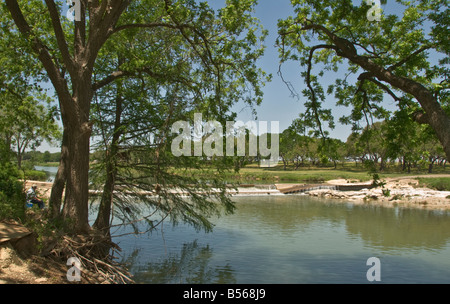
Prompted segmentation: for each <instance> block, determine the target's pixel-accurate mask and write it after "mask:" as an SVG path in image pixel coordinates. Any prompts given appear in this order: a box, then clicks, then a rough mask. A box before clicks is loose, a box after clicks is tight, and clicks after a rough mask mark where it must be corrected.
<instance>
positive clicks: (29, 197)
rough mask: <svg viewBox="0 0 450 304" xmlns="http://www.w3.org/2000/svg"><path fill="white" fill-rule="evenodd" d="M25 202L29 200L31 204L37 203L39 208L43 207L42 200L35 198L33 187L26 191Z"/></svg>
mask: <svg viewBox="0 0 450 304" xmlns="http://www.w3.org/2000/svg"><path fill="white" fill-rule="evenodd" d="M27 202H29V203H31V204H33V205H34V204H37V205H38V206H39V208H40V209H44V202H43V201H42V200H40V199H38V198H37V196H36V191H35V190H34V188H33V187H31V188H30V189H29V190H28V191H27Z"/></svg>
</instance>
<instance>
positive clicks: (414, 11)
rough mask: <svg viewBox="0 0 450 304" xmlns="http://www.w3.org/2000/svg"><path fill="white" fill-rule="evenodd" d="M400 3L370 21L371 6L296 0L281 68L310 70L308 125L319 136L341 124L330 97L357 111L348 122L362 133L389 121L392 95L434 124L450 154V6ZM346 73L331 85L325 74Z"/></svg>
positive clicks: (285, 24)
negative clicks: (366, 126)
mask: <svg viewBox="0 0 450 304" xmlns="http://www.w3.org/2000/svg"><path fill="white" fill-rule="evenodd" d="M382 3H386V1H382ZM396 3H397V5H396V7H397V8H396V11H383V12H382V14H381V18H380V21H369V20H368V18H367V12H368V10H369V9H370V8H371V7H370V6H369V5H367V4H366V3H365V1H361V2H360V3H356V4H355V3H354V2H353V1H351V0H344V1H337V2H336V1H319V2H318V1H309V0H293V1H292V5H293V7H294V10H295V15H294V16H292V17H289V18H287V19H284V20H280V21H279V23H278V30H279V37H278V41H277V45H278V47H279V54H280V58H281V63H282V64H283V63H285V62H288V61H294V62H298V63H299V64H300V65H301V66H302V67H304V72H302V77H303V79H304V82H305V87H304V88H302V91H301V93H302V95H303V97H304V98H305V102H304V104H305V107H306V111H305V113H304V115H303V120H304V122H305V123H306V124H308V125H313V126H315V130H316V135H320V136H323V137H326V136H327V135H328V134H327V131H326V129H325V127H324V123H328V125H329V127H331V128H333V127H334V124H335V121H334V116H333V114H332V112H331V110H330V109H327V108H326V106H325V102H326V96H327V95H331V94H334V96H335V97H336V99H337V100H338V101H337V104H338V105H342V106H347V107H351V109H352V111H351V114H350V115H348V116H345V117H341V118H340V120H341V122H343V123H347V124H352V125H353V129H354V130H355V131H356V130H361V129H362V128H364V126H363V124H364V123H366V124H370V123H371V122H372V119H378V120H383V119H386V118H388V117H389V111H387V109H386V107H385V106H386V103H387V102H386V99H387V98H391V99H393V100H394V101H395V103H396V104H397V106H398V110H399V111H404V112H405V113H407V114H408V116H409V117H412V118H414V120H415V121H416V122H419V123H426V124H429V125H430V126H431V127H432V129H433V130H434V132H435V133H436V135H437V137H438V139H439V141H440V142H441V143H442V145H443V147H444V150H445V152H446V154H447V157H449V155H450V132H448V130H450V118H449V114H450V104H449V98H448V94H449V79H448V77H449V51H450V48H449V40H448V36H449V18H448V15H449V8H448V2H447V1H437V0H435V1H432V0H430V1H400V0H399V1H396ZM338 70H339V71H341V74H340V75H342V76H341V77H339V78H338V79H336V80H335V82H334V83H331V84H330V85H329V86H328V87H324V83H326V81H324V77H325V76H328V77H330V75H336V74H334V72H337V71H338ZM287 84H288V86H289V88H290V89H291V90H292V92H294V93H295V94H297V93H296V91H295V89H297V88H295V87H293V86H292V85H291V84H290V83H287Z"/></svg>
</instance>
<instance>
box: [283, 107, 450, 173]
mask: <svg viewBox="0 0 450 304" xmlns="http://www.w3.org/2000/svg"><path fill="white" fill-rule="evenodd" d="M397 114H398V113H397ZM298 126H299V121H298V120H295V121H294V122H293V123H292V125H291V126H290V127H289V128H287V129H286V130H284V131H283V132H282V134H281V135H280V158H281V161H282V162H283V166H284V169H285V170H286V168H287V166H288V165H292V167H293V168H294V169H295V170H297V169H298V168H299V167H303V166H325V165H330V164H332V165H333V166H334V168H336V167H337V165H338V164H339V163H341V164H343V163H345V162H349V161H352V162H355V166H361V165H363V166H365V167H366V168H367V169H370V170H377V171H383V170H385V169H386V168H387V167H388V166H399V168H400V169H401V170H402V171H405V172H408V173H410V172H411V168H417V169H419V170H427V171H428V172H429V173H432V172H433V168H434V167H435V166H436V165H439V166H443V167H444V168H445V165H446V163H447V158H446V155H445V152H444V149H443V147H442V145H441V144H440V142H439V140H438V139H437V138H436V136H435V134H434V132H433V131H432V130H431V129H430V127H429V126H426V125H419V124H417V123H415V122H414V121H412V120H407V119H404V118H403V117H402V118H399V117H396V116H394V117H393V118H391V119H389V120H385V121H383V122H375V123H373V124H370V125H369V126H367V127H365V128H364V129H362V130H361V131H360V132H353V133H352V134H350V136H348V138H347V140H346V142H345V143H344V142H343V141H341V140H339V139H334V138H329V137H328V138H322V137H314V136H310V135H306V134H307V133H306V132H305V130H304V129H303V128H298Z"/></svg>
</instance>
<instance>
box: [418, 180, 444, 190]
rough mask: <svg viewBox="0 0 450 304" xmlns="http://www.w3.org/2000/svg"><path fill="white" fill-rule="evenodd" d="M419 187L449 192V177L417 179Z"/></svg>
mask: <svg viewBox="0 0 450 304" xmlns="http://www.w3.org/2000/svg"><path fill="white" fill-rule="evenodd" d="M419 185H420V186H425V187H428V188H431V189H436V190H439V191H450V178H449V177H434V178H419Z"/></svg>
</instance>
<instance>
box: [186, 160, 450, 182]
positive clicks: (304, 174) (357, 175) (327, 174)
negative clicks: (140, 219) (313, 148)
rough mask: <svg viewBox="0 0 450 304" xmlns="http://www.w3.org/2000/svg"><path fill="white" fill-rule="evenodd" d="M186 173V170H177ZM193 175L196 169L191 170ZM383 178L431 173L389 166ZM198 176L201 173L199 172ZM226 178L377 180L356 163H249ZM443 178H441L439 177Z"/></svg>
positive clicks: (439, 170) (209, 172) (208, 174)
mask: <svg viewBox="0 0 450 304" xmlns="http://www.w3.org/2000/svg"><path fill="white" fill-rule="evenodd" d="M177 173H179V174H183V173H182V171H179V172H177ZM435 173H436V174H450V169H447V170H444V169H442V168H437V169H436V170H435ZM190 174H192V171H190ZM378 175H379V177H380V179H384V178H395V177H400V176H408V175H411V176H412V175H428V172H427V171H425V170H411V172H410V173H409V174H408V173H407V172H405V171H402V170H400V169H399V168H398V167H391V168H387V169H386V170H384V171H383V172H378ZM196 176H197V173H196ZM198 176H199V177H201V178H203V179H211V178H213V177H217V173H216V171H215V170H214V169H211V170H203V171H201V172H200V171H199V172H198ZM223 179H224V181H227V182H239V183H252V184H253V183H320V182H326V181H328V180H333V179H351V180H355V181H358V182H366V181H370V180H372V179H373V176H372V175H371V174H369V173H368V170H367V169H366V168H364V167H363V166H361V165H359V166H355V164H354V163H347V164H342V165H339V166H338V167H337V168H334V167H332V166H330V167H315V166H310V167H300V168H298V169H297V170H295V169H294V168H293V167H289V166H288V167H287V168H286V170H284V167H283V166H282V165H278V166H276V167H273V168H261V167H259V166H258V164H251V165H247V166H246V167H244V168H241V169H240V170H239V172H234V171H230V172H225V173H224V176H223ZM437 180H440V179H437ZM440 184H445V181H441V182H439V181H436V185H438V186H439V185H440Z"/></svg>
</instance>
